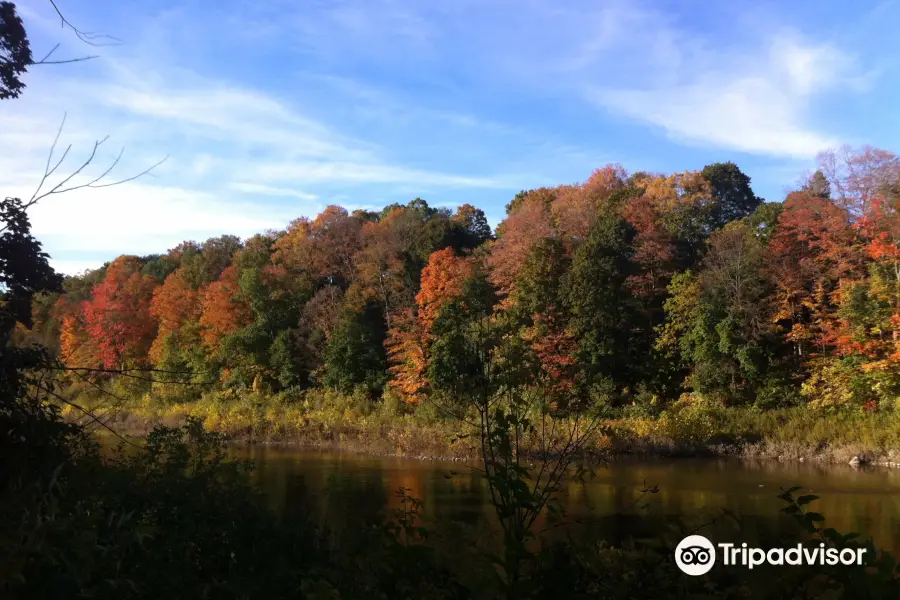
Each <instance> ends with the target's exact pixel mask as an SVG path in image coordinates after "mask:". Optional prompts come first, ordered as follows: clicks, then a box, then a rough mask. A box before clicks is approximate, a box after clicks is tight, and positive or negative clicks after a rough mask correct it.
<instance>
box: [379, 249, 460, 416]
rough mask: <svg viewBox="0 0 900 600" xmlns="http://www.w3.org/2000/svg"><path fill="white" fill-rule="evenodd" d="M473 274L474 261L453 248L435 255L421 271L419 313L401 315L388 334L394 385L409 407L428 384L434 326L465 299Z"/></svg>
mask: <svg viewBox="0 0 900 600" xmlns="http://www.w3.org/2000/svg"><path fill="white" fill-rule="evenodd" d="M472 272H473V263H472V259H470V258H466V257H460V256H457V255H456V253H455V252H454V251H453V249H452V248H444V249H443V250H438V251H437V252H434V253H433V254H432V255H431V256H430V257H429V259H428V264H427V265H426V266H425V268H424V269H422V277H421V287H420V289H419V293H418V294H417V295H416V311H413V310H411V309H407V310H405V311H403V312H401V313H400V314H399V315H397V318H396V319H395V321H394V327H392V328H391V329H390V330H389V332H388V339H387V342H386V346H387V350H388V357H389V358H390V360H391V362H392V363H393V366H392V367H391V369H390V370H391V373H392V374H393V379H392V380H391V386H392V387H393V388H394V389H396V390H397V391H398V392H399V393H400V394H401V396H402V397H403V398H404V400H405V401H406V402H408V403H410V404H417V403H418V402H419V401H420V399H421V397H422V394H423V390H424V388H425V386H426V384H427V381H426V377H425V370H426V369H427V366H428V347H429V345H430V343H431V329H432V326H433V325H434V322H435V320H436V319H437V318H438V315H439V314H440V311H441V309H442V308H443V307H444V306H446V304H447V303H449V302H452V301H453V300H456V299H457V298H459V297H461V296H462V294H463V291H464V287H465V283H466V281H467V280H468V278H469V277H470V276H471V275H472Z"/></svg>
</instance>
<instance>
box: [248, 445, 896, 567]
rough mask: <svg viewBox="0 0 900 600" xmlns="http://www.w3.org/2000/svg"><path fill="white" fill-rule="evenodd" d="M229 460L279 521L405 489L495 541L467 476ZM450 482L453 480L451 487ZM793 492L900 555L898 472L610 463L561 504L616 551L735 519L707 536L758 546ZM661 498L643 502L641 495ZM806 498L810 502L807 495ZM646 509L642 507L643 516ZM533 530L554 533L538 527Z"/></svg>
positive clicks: (307, 456) (279, 450)
mask: <svg viewBox="0 0 900 600" xmlns="http://www.w3.org/2000/svg"><path fill="white" fill-rule="evenodd" d="M234 453H235V455H236V456H238V457H241V458H250V459H253V460H254V462H255V466H256V470H255V472H254V479H255V481H256V483H257V485H259V486H260V487H261V488H262V490H263V491H264V492H265V493H266V495H267V496H268V498H269V501H270V502H271V504H272V506H273V507H274V508H275V509H276V510H277V511H279V512H282V513H285V512H289V511H298V510H304V511H316V512H317V513H319V515H320V516H321V517H322V518H324V519H325V520H326V521H327V522H329V523H331V524H332V526H333V527H342V526H344V527H346V526H347V525H346V523H347V521H348V519H349V520H351V521H355V520H356V519H361V518H365V517H367V516H371V515H374V514H377V513H383V512H384V511H385V510H387V509H389V508H395V507H396V506H397V505H398V501H397V499H396V498H395V497H394V491H395V490H396V489H397V488H398V487H401V486H402V487H405V488H409V489H410V490H411V491H410V493H411V495H413V496H415V497H417V498H420V499H422V500H423V501H424V502H425V506H424V510H423V513H424V519H425V521H426V524H427V525H428V526H429V527H432V528H434V529H440V527H441V526H442V525H446V524H449V523H454V524H460V525H462V526H466V527H469V528H470V529H472V530H482V529H491V525H492V522H493V519H492V517H493V515H492V508H491V506H490V504H489V503H488V491H487V487H486V485H485V482H484V481H483V480H482V478H481V477H480V476H479V475H478V474H477V473H476V472H474V471H472V470H471V469H470V468H468V467H466V466H464V465H461V464H458V463H448V462H439V461H420V460H409V459H401V458H384V457H369V456H360V455H356V454H347V453H337V452H317V451H310V450H303V449H297V448H291V447H283V446H264V445H255V446H246V447H238V448H235V449H234ZM451 471H456V473H457V474H456V475H453V476H450V477H448V475H450V473H451ZM792 485H800V486H803V487H804V488H806V489H809V490H812V492H811V493H814V494H816V495H818V496H820V497H821V499H820V500H818V501H816V502H815V503H814V504H813V510H816V511H817V512H820V513H822V514H824V515H825V517H826V525H827V526H831V527H835V528H837V529H838V530H839V531H842V532H849V531H856V532H860V533H862V534H864V535H867V536H868V535H871V536H872V537H873V538H874V540H875V543H876V545H877V546H879V547H883V548H885V549H890V550H894V551H897V550H900V470H891V469H887V468H877V469H866V470H855V469H853V468H851V467H849V466H843V465H833V466H827V467H826V466H818V465H811V464H803V463H792V464H782V463H778V462H771V461H766V462H742V461H735V460H712V459H676V460H651V461H636V460H623V461H616V462H612V463H610V464H608V465H606V466H604V467H601V468H600V469H598V471H597V473H596V477H595V478H594V479H593V480H592V481H589V482H587V483H584V484H579V483H575V482H572V483H569V484H568V485H567V486H566V488H565V492H564V494H563V498H562V501H563V506H564V507H565V509H566V513H567V516H568V519H569V520H571V521H574V522H575V523H574V524H573V525H571V526H570V527H571V530H572V531H575V532H578V533H579V534H581V535H586V536H597V537H603V538H606V539H610V540H611V541H613V540H620V539H623V538H625V537H628V536H632V535H637V536H651V537H655V534H656V533H657V532H658V531H659V529H660V528H661V527H663V526H665V525H666V524H667V523H670V524H671V523H673V522H680V523H682V524H683V525H684V526H687V527H688V528H693V526H695V525H699V524H701V523H704V522H706V521H709V520H710V519H712V518H714V517H716V516H717V515H721V513H722V511H723V509H728V510H731V511H734V512H735V513H736V514H737V515H739V517H740V518H741V520H742V523H741V525H740V529H737V528H736V527H737V525H735V524H733V523H732V522H730V521H728V520H727V519H720V520H719V521H717V522H716V523H715V524H714V525H712V526H711V527H710V528H708V529H707V530H706V531H707V532H708V534H709V537H712V538H719V539H720V540H722V541H747V542H751V541H753V540H754V539H755V538H756V537H757V536H759V535H761V534H763V533H768V534H772V533H779V532H784V531H786V530H787V529H788V528H790V527H791V522H790V521H789V520H788V519H787V518H786V517H784V516H782V515H779V509H781V508H782V507H783V506H784V503H783V502H782V501H780V500H778V498H777V497H776V496H777V494H778V492H779V487H789V486H792ZM652 486H658V488H659V492H658V493H654V494H647V495H645V497H644V500H643V502H640V501H639V500H638V499H639V498H640V496H641V490H642V489H645V488H647V487H652ZM805 493H810V492H805ZM642 504H643V505H646V506H641V505H642ZM538 527H539V528H542V527H549V525H548V524H547V523H539V524H538Z"/></svg>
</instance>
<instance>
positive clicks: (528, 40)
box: [0, 0, 900, 273]
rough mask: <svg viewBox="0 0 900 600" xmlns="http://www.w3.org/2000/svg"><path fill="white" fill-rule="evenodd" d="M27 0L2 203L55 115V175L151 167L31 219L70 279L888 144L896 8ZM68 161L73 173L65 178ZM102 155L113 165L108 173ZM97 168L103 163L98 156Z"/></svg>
mask: <svg viewBox="0 0 900 600" xmlns="http://www.w3.org/2000/svg"><path fill="white" fill-rule="evenodd" d="M58 4H59V6H60V8H61V9H62V10H63V11H64V12H65V14H66V16H67V17H68V18H69V19H70V20H71V21H72V22H74V23H76V24H77V25H79V26H80V27H81V28H82V29H84V30H90V31H102V32H104V33H108V34H111V35H114V36H116V37H118V38H120V39H121V40H122V44H120V45H116V46H109V47H103V48H99V49H91V48H87V47H85V46H83V45H82V44H80V43H79V42H78V41H77V39H75V38H74V36H72V35H71V33H70V32H67V31H64V30H61V29H60V26H59V22H58V19H56V18H55V14H54V13H53V9H52V7H51V6H50V4H49V2H45V1H44V0H31V1H29V2H27V3H24V2H20V3H19V10H20V12H21V14H22V16H23V19H24V21H25V24H26V27H27V28H28V30H29V34H30V36H31V38H32V46H33V49H34V53H35V55H37V56H40V55H41V54H42V52H46V51H47V50H49V49H50V48H51V47H52V46H53V45H54V44H55V43H56V42H62V44H61V46H60V49H59V50H57V53H56V57H58V58H65V57H73V56H79V55H82V54H84V53H86V52H93V51H95V50H96V52H97V53H99V54H100V57H99V58H97V59H95V60H92V61H88V62H83V63H77V64H71V65H57V66H50V65H47V66H39V67H34V68H33V69H32V72H31V73H29V74H28V76H27V80H26V81H27V84H28V89H27V90H26V92H25V94H24V95H23V96H22V98H20V99H18V100H14V101H6V102H4V103H3V109H2V113H0V131H3V132H4V133H3V139H4V144H2V148H0V175H2V177H3V181H4V183H5V184H6V185H5V188H6V189H5V190H4V193H5V195H21V196H25V197H29V196H30V195H31V193H32V191H33V189H34V187H35V186H36V185H37V182H38V180H39V179H40V173H41V172H42V170H43V168H44V164H45V161H46V151H47V149H48V147H49V144H50V143H51V142H52V140H53V137H54V135H55V132H56V129H57V127H58V125H59V123H60V120H61V119H62V116H63V114H64V113H67V120H66V127H65V129H64V131H63V135H62V138H61V140H60V145H61V147H63V148H64V147H65V146H67V145H69V144H72V150H71V152H70V155H69V156H68V157H67V159H66V162H65V163H64V164H63V166H62V167H61V168H60V172H61V173H62V172H64V171H65V167H66V166H69V167H71V168H75V167H77V164H78V163H79V159H82V158H83V157H84V156H86V154H87V153H89V152H90V149H91V147H92V145H93V140H95V139H98V138H102V137H104V136H106V135H107V134H108V135H109V136H110V138H109V141H107V142H106V143H105V144H104V146H103V147H101V152H100V153H99V154H98V164H97V169H99V168H100V167H101V166H102V164H103V161H108V160H110V159H112V158H114V157H115V155H116V154H117V153H118V151H119V149H120V148H122V147H124V148H125V154H124V157H123V159H122V161H121V163H120V164H119V166H118V167H117V170H116V172H114V173H113V174H114V175H115V173H120V174H121V175H122V176H127V175H129V174H133V173H136V172H139V171H140V170H142V169H143V168H145V167H146V166H148V165H150V164H153V163H154V162H156V161H157V160H159V159H160V158H162V157H163V156H167V155H168V156H169V158H168V160H167V161H166V162H165V163H164V164H163V165H162V166H160V167H159V168H158V169H157V170H155V171H154V173H153V176H152V177H146V178H142V179H140V180H139V181H137V182H133V183H129V184H127V185H124V186H120V187H111V188H106V189H91V190H79V191H76V192H73V193H71V194H65V195H59V196H54V197H51V198H47V199H46V200H45V201H43V202H42V203H41V204H40V205H38V206H36V207H35V208H34V209H33V213H32V219H33V222H34V230H35V233H36V234H37V235H38V236H39V238H40V239H42V240H43V241H44V244H45V247H46V248H47V250H48V251H49V252H50V254H51V256H52V257H53V262H54V265H55V266H56V267H57V268H58V269H59V270H61V271H63V272H67V273H73V272H78V271H80V270H82V269H84V268H90V267H96V266H99V265H100V264H102V263H103V262H104V261H105V260H110V259H112V258H113V257H115V256H117V255H119V254H122V253H135V254H146V253H151V252H164V251H165V250H167V249H168V248H170V247H172V246H174V245H176V244H177V243H178V242H179V241H181V240H184V239H196V240H203V239H206V238H208V237H210V236H213V235H220V234H222V233H234V234H237V235H241V236H244V237H246V236H249V235H251V234H253V233H255V232H258V231H262V230H264V229H266V228H277V229H280V228H283V227H284V226H285V225H286V224H287V223H288V221H290V220H291V219H293V218H295V217H297V216H300V215H308V216H313V215H315V214H316V213H317V212H319V211H320V210H321V209H322V208H324V207H325V206H326V205H328V204H334V203H336V204H342V205H344V206H346V207H348V208H356V207H367V208H370V207H371V208H374V207H381V206H383V205H385V204H387V203H390V202H394V201H401V202H405V201H408V200H409V199H412V198H413V197H415V196H420V197H423V198H425V199H426V200H428V201H429V202H430V203H431V204H432V205H437V206H455V205H458V204H461V203H463V202H469V203H472V204H475V205H477V206H479V207H482V208H483V209H484V210H485V212H486V213H487V215H488V217H489V219H490V221H491V222H492V224H495V225H496V223H497V222H498V221H499V220H500V219H501V218H502V217H503V206H504V204H505V203H506V202H508V201H509V199H510V198H511V197H512V196H513V195H514V194H515V193H516V192H517V191H519V190H521V189H527V188H532V187H537V186H541V185H555V184H559V183H573V182H576V181H583V180H584V179H586V178H587V176H588V175H589V174H590V172H591V171H592V170H593V169H594V168H596V167H600V166H602V165H604V164H606V163H608V162H618V163H621V164H622V165H623V166H624V167H625V168H627V169H628V170H629V171H634V170H649V171H661V172H671V171H676V170H677V171H680V170H685V169H699V168H702V167H703V166H704V165H705V164H708V163H710V162H715V161H726V160H733V161H735V162H736V163H737V164H738V165H739V166H740V167H741V168H742V169H743V170H744V171H745V172H746V173H747V174H748V175H750V176H751V178H752V180H753V185H754V189H755V190H756V192H757V193H758V194H759V195H761V196H763V197H765V198H766V199H767V200H770V201H777V200H780V199H781V198H782V197H783V195H784V190H785V189H786V188H787V187H789V186H792V185H794V184H795V183H796V182H797V181H798V179H799V178H800V177H802V176H803V175H804V173H805V172H807V171H808V170H809V169H810V168H811V167H813V165H814V159H815V154H816V153H817V152H818V151H820V150H824V149H826V148H829V147H834V146H837V145H840V144H843V143H849V144H852V145H859V144H865V143H869V144H873V145H875V146H879V147H884V148H887V149H890V150H897V149H898V148H897V146H898V144H897V140H898V139H900V137H898V134H900V111H897V110H896V106H897V104H898V102H897V101H898V99H900V85H898V84H897V82H900V77H898V75H900V47H898V46H900V38H898V37H897V36H896V31H897V29H898V26H900V2H897V1H881V2H864V1H861V2H857V3H855V6H853V7H852V8H851V4H850V3H846V2H842V1H836V0H831V1H825V2H811V1H810V2H807V1H805V0H804V1H794V0H792V1H791V2H762V3H761V2H715V3H714V2H701V1H699V0H681V1H675V0H668V1H657V2H619V1H613V2H600V1H596V2H587V1H584V0H566V1H565V2H562V1H558V0H518V1H512V0H452V1H451V0H342V1H331V2H325V1H318V0H307V1H304V2H288V1H286V0H265V1H237V0H219V1H215V2H213V1H212V0H171V1H160V0H145V1H144V2H140V3H133V2H121V1H120V2H112V1H109V0H92V1H91V2H77V1H76V0H59V2H58ZM71 168H70V170H71ZM101 170H102V169H101ZM94 172H97V171H96V169H95V171H94Z"/></svg>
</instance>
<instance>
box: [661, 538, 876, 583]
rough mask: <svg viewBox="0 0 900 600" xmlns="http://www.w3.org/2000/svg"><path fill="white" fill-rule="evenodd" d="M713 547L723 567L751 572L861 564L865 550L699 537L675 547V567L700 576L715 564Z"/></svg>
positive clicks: (823, 545) (686, 539) (684, 541)
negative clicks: (756, 544) (750, 543)
mask: <svg viewBox="0 0 900 600" xmlns="http://www.w3.org/2000/svg"><path fill="white" fill-rule="evenodd" d="M716 547H718V551H719V556H720V557H721V559H722V564H723V565H726V566H733V565H737V566H742V567H747V568H748V569H752V568H753V567H758V566H760V565H791V566H800V565H822V566H824V565H828V566H835V565H837V564H842V565H848V566H850V565H863V564H864V562H863V555H864V554H865V553H866V548H844V549H842V550H839V549H838V548H826V547H825V544H821V543H820V544H819V545H818V546H813V547H807V546H804V545H803V544H797V545H796V546H793V547H791V548H771V549H769V550H763V549H762V548H750V547H748V546H747V544H746V543H743V544H741V545H740V546H738V545H737V544H733V543H719V544H717V545H716V546H713V543H712V542H710V541H709V540H708V539H706V538H705V537H703V536H702V535H689V536H687V537H686V538H684V539H683V540H681V542H679V543H678V546H677V547H676V548H675V564H677V565H678V568H679V569H681V571H682V572H683V573H686V574H687V575H694V576H696V575H703V574H705V573H708V572H709V571H710V569H712V568H713V566H714V565H715V564H716V553H717V552H716Z"/></svg>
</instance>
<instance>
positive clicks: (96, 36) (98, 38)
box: [50, 0, 122, 46]
mask: <svg viewBox="0 0 900 600" xmlns="http://www.w3.org/2000/svg"><path fill="white" fill-rule="evenodd" d="M50 4H51V5H52V6H53V10H55V11H56V14H57V15H58V16H59V21H60V27H62V28H63V29H65V28H66V27H68V28H69V29H71V30H72V31H73V32H75V36H76V37H77V38H78V39H79V40H81V41H82V42H84V43H85V44H87V45H88V46H115V45H118V44H121V43H122V40H120V39H119V38H116V37H113V36H111V35H106V34H105V33H93V32H90V31H82V30H81V29H79V28H78V27H76V26H75V25H73V24H72V22H71V21H69V20H68V19H67V18H66V17H65V16H64V15H63V14H62V11H61V10H59V7H58V6H57V5H56V2H55V0H50ZM104 40H106V41H104Z"/></svg>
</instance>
